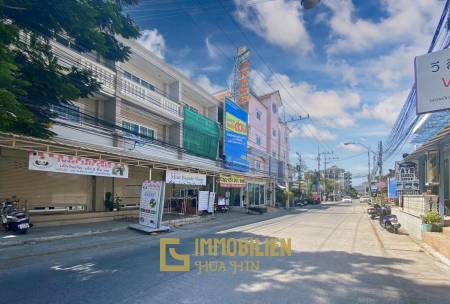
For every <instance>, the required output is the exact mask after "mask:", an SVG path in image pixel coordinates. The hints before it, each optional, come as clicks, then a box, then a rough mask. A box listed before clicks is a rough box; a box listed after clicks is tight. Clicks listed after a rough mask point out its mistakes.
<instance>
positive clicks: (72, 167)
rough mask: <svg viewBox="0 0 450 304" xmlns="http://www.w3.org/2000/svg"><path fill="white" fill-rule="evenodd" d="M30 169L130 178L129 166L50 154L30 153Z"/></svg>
mask: <svg viewBox="0 0 450 304" xmlns="http://www.w3.org/2000/svg"><path fill="white" fill-rule="evenodd" d="M28 169H30V170H36V171H47V172H57V173H69V174H80V175H95V176H107V177H117V178H128V171H129V168H128V165H126V164H122V163H116V162H111V161H106V160H100V159H91V158H84V157H78V156H72V155H65V154H57V153H50V152H37V151H35V152H30V153H29V159H28Z"/></svg>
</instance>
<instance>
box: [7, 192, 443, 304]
mask: <svg viewBox="0 0 450 304" xmlns="http://www.w3.org/2000/svg"><path fill="white" fill-rule="evenodd" d="M264 218H268V216H265V217H259V216H257V215H253V216H251V215H248V216H247V215H245V216H244V217H242V216H241V217H240V220H239V221H234V222H233V221H225V222H215V221H211V222H207V223H202V224H193V225H189V226H184V227H181V228H179V229H177V230H176V231H175V232H172V233H168V234H164V235H159V236H147V235H142V234H139V233H136V232H134V231H122V232H114V233H110V234H104V235H97V236H92V237H84V238H79V239H67V240H59V241H54V242H50V243H40V244H27V245H22V246H16V247H9V248H4V249H2V252H1V253H0V297H1V302H2V303H30V304H31V303H96V304H102V303H108V304H111V303H345V304H347V303H377V304H379V303H449V301H450V273H449V270H448V268H447V267H446V266H444V265H442V264H440V263H439V262H438V261H437V260H436V259H434V258H433V257H431V256H430V255H428V254H427V253H426V252H424V251H423V250H422V249H421V247H420V246H419V245H417V244H416V243H415V242H413V241H411V239H410V238H409V237H408V236H407V235H404V234H399V235H395V234H390V233H388V232H386V231H383V230H382V229H381V228H380V227H379V225H378V224H377V222H376V221H371V220H370V219H368V217H367V216H366V214H365V213H364V205H361V204H359V203H358V202H357V201H354V202H353V204H349V203H325V204H322V205H320V206H311V207H306V208H299V209H297V210H296V211H295V212H293V213H290V214H283V215H281V216H278V217H275V218H268V219H266V220H264V221H261V219H264ZM160 237H179V238H180V239H181V244H180V245H178V246H176V251H177V252H178V253H180V254H183V253H184V254H192V253H193V250H194V245H193V244H194V239H195V238H200V237H205V238H208V237H217V238H219V237H233V238H239V237H248V238H260V239H264V238H267V237H278V238H290V239H291V245H292V249H293V251H292V255H291V256H283V257H281V256H279V257H260V258H251V259H250V260H251V261H253V262H254V264H253V265H254V266H255V269H253V270H254V271H251V270H249V269H246V267H241V269H239V267H238V268H237V269H236V270H237V271H236V273H235V274H233V269H232V268H230V265H231V263H232V262H233V261H234V262H236V261H237V262H239V263H240V262H242V261H245V260H243V259H241V258H237V259H236V258H233V257H224V256H218V257H213V259H210V260H215V261H222V262H223V263H224V265H225V266H227V269H226V271H223V269H221V270H222V271H220V272H213V271H209V272H204V271H202V272H201V273H199V271H198V267H197V268H196V267H195V266H192V267H191V270H190V271H189V272H160V270H159V255H160V251H159V238H160ZM194 258H195V257H192V256H191V262H192V263H194V262H193V259H194ZM197 258H198V257H197ZM257 263H259V264H258V265H259V269H256V265H257ZM241 270H242V271H241Z"/></svg>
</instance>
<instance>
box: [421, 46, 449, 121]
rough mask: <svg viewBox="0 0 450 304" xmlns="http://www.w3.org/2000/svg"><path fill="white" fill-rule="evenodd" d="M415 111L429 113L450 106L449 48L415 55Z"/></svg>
mask: <svg viewBox="0 0 450 304" xmlns="http://www.w3.org/2000/svg"><path fill="white" fill-rule="evenodd" d="M415 70H416V90H417V92H416V94H417V95H416V99H417V113H418V114H423V113H429V112H435V111H442V110H446V109H449V108H450V49H444V50H442V51H437V52H434V53H430V54H426V55H422V56H417V57H416V59H415Z"/></svg>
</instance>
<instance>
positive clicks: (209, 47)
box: [205, 37, 219, 59]
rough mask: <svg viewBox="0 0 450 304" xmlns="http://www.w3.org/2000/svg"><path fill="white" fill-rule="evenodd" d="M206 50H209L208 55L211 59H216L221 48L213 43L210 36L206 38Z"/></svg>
mask: <svg viewBox="0 0 450 304" xmlns="http://www.w3.org/2000/svg"><path fill="white" fill-rule="evenodd" d="M205 45H206V50H207V51H208V56H209V58H211V59H215V58H217V57H218V56H219V49H218V48H217V46H215V45H214V44H212V42H211V39H210V37H206V38H205Z"/></svg>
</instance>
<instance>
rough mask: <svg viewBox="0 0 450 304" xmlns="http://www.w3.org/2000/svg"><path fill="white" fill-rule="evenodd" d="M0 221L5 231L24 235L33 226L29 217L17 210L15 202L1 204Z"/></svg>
mask: <svg viewBox="0 0 450 304" xmlns="http://www.w3.org/2000/svg"><path fill="white" fill-rule="evenodd" d="M1 219H2V225H3V228H4V229H5V231H14V232H18V233H22V234H25V233H27V232H28V229H29V228H30V227H32V226H33V224H30V217H29V216H28V214H26V213H25V212H21V211H18V210H17V203H16V202H3V203H2V206H1Z"/></svg>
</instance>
